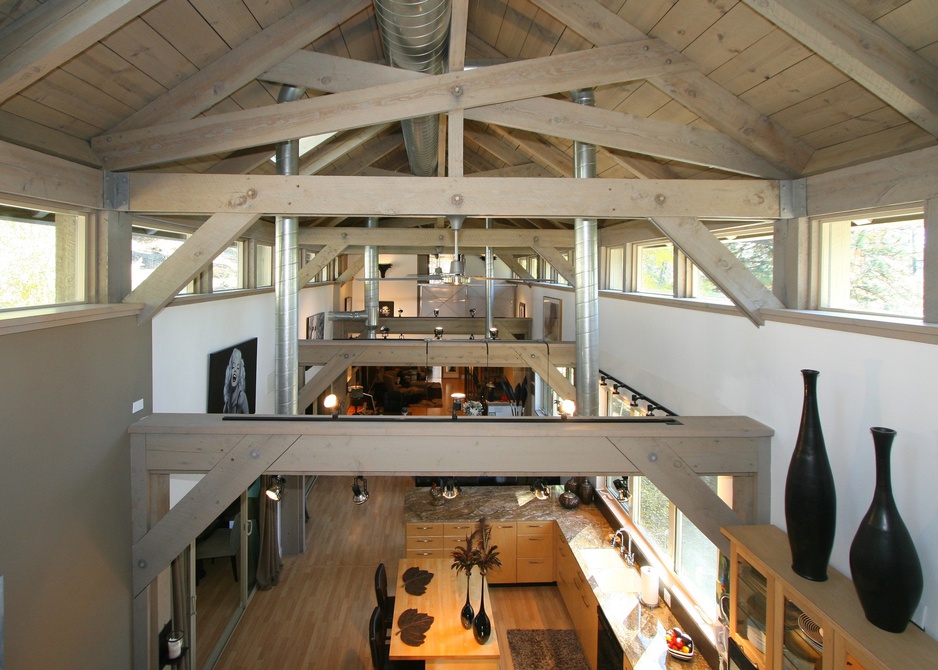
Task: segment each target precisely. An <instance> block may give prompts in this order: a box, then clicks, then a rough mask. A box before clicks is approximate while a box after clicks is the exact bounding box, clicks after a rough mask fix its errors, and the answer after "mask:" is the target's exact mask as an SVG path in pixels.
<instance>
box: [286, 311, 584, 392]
mask: <svg viewBox="0 0 938 670" xmlns="http://www.w3.org/2000/svg"><path fill="white" fill-rule="evenodd" d="M509 321H511V322H512V323H511V325H510V327H509V328H508V330H507V331H503V332H515V331H516V330H519V329H520V330H522V331H523V330H525V327H526V324H518V325H516V324H515V322H516V321H517V322H520V321H521V319H518V320H515V319H510V320H509ZM393 324H401V325H398V326H394V325H393ZM381 325H390V327H391V332H392V333H395V334H397V333H401V332H403V333H408V334H420V333H427V334H430V333H432V332H433V328H434V326H439V325H442V326H443V328H444V330H445V331H446V333H448V334H451V335H469V334H470V333H475V334H479V333H481V332H483V331H484V330H485V319H483V318H481V317H476V318H473V317H464V318H459V317H456V318H445V317H423V318H421V317H404V318H387V319H384V318H383V319H381ZM480 329H481V330H480ZM354 342H355V344H350V343H349V341H348V340H300V342H299V346H298V353H297V359H298V361H299V363H300V365H327V364H328V363H329V362H330V361H332V360H335V359H336V358H341V359H343V360H347V359H346V358H345V357H346V356H350V357H351V356H354V360H355V364H357V365H419V366H432V365H444V364H445V365H459V366H475V367H480V366H489V367H499V368H501V367H518V368H528V367H531V364H530V361H532V360H536V358H537V357H541V358H543V359H545V360H549V361H550V362H551V364H552V365H553V366H554V367H555V368H556V367H571V366H574V365H576V343H575V342H550V343H549V344H548V343H544V342H527V343H525V342H522V341H520V340H512V339H510V338H509V339H501V340H466V339H461V340H446V339H443V340H399V339H388V340H383V339H377V340H354ZM532 356H535V358H533V359H532ZM348 365H352V363H348ZM551 376H552V377H562V375H561V374H560V372H556V371H555V372H554V373H552V375H551ZM333 378H334V377H333Z"/></svg>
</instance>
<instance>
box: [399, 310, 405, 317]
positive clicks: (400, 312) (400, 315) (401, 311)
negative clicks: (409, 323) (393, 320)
mask: <svg viewBox="0 0 938 670" xmlns="http://www.w3.org/2000/svg"><path fill="white" fill-rule="evenodd" d="M397 316H398V317H402V316H404V310H403V309H399V310H397Z"/></svg>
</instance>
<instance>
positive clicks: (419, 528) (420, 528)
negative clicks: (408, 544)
mask: <svg viewBox="0 0 938 670" xmlns="http://www.w3.org/2000/svg"><path fill="white" fill-rule="evenodd" d="M417 530H433V526H417Z"/></svg>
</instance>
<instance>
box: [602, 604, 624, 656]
mask: <svg viewBox="0 0 938 670" xmlns="http://www.w3.org/2000/svg"><path fill="white" fill-rule="evenodd" d="M597 611H598V613H599V647H598V654H597V657H596V659H597V661H596V668H597V670H622V667H623V661H624V660H625V654H624V653H623V651H622V645H620V644H619V638H617V637H616V632H615V631H614V630H613V629H612V626H611V625H610V624H609V620H608V619H607V618H606V615H605V614H604V613H603V608H602V607H599V608H597Z"/></svg>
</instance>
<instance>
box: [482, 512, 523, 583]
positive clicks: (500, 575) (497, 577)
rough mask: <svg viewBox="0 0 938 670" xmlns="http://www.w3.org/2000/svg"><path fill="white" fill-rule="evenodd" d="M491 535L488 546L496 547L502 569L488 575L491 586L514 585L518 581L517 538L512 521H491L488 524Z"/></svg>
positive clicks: (515, 528)
mask: <svg viewBox="0 0 938 670" xmlns="http://www.w3.org/2000/svg"><path fill="white" fill-rule="evenodd" d="M489 525H490V526H491V528H492V534H491V535H490V536H489V545H490V546H496V547H498V557H499V558H500V559H501V561H502V567H500V568H498V569H497V570H493V571H492V572H490V573H489V576H488V580H489V582H490V583H492V584H514V583H515V582H516V581H517V580H518V538H517V527H516V524H515V523H514V522H512V521H493V522H491V523H490V524H489Z"/></svg>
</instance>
